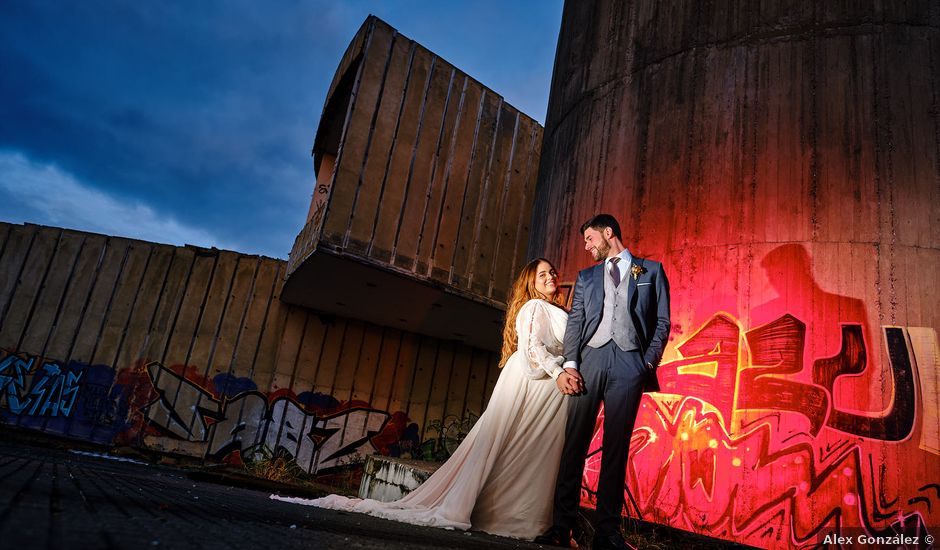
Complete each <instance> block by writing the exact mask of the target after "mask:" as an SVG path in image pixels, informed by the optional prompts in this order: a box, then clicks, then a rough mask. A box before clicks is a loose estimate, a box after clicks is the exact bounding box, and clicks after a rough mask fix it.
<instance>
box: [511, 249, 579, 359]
mask: <svg viewBox="0 0 940 550" xmlns="http://www.w3.org/2000/svg"><path fill="white" fill-rule="evenodd" d="M542 262H545V263H547V264H548V265H549V266H551V268H552V269H555V266H554V265H552V262H550V261H548V260H546V259H545V258H536V259H534V260H532V261H531V262H529V263H527V264H525V266H523V267H522V270H521V271H519V276H518V277H516V282H514V283H513V284H512V293H511V294H510V295H509V303H508V304H506V321H505V325H503V350H502V355H501V356H500V358H499V368H503V365H505V364H506V361H509V356H510V355H512V354H513V352H515V351H516V348H517V347H518V345H519V342H518V340H519V335H518V334H516V315H518V314H519V310H520V309H521V308H522V305H523V304H525V303H526V302H528V301H529V300H534V299H539V300H546V301H547V302H550V303H552V304H555V305H556V306H558V307H562V303H563V298H562V296H561V292H555V295H554V296H553V297H552V298H549V297H548V296H545V295H544V294H542V293H541V292H539V291H538V290H536V289H535V275H536V274H537V273H538V270H539V264H540V263H542ZM556 271H557V270H556Z"/></svg>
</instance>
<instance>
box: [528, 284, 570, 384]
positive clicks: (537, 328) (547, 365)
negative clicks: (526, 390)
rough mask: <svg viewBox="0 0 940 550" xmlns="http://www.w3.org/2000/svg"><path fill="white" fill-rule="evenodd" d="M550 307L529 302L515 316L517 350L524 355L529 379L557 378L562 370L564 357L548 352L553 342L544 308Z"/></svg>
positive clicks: (549, 319)
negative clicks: (517, 336) (517, 337)
mask: <svg viewBox="0 0 940 550" xmlns="http://www.w3.org/2000/svg"><path fill="white" fill-rule="evenodd" d="M548 307H551V306H549V305H547V304H545V303H543V302H540V301H538V300H530V301H529V302H527V303H526V304H525V305H524V306H522V309H520V310H519V314H518V315H517V316H516V332H517V334H518V335H519V350H520V351H522V352H523V353H524V354H525V358H526V359H527V361H528V364H529V367H530V368H529V369H527V370H526V374H527V375H528V376H529V377H531V378H542V377H544V376H546V375H548V376H551V377H552V378H558V375H559V374H561V373H562V371H563V370H564V369H563V368H562V367H561V365H562V363H563V362H564V360H565V359H564V357H563V356H560V355H554V354H552V353H551V352H550V351H548V344H550V343H552V342H553V341H554V336H553V334H552V326H551V318H550V317H549V315H550V314H549V312H548V311H547V310H546V308H548Z"/></svg>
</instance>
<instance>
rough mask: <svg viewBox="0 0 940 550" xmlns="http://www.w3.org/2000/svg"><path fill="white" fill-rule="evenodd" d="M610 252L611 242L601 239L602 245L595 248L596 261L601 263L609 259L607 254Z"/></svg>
mask: <svg viewBox="0 0 940 550" xmlns="http://www.w3.org/2000/svg"><path fill="white" fill-rule="evenodd" d="M609 252H610V241H608V240H607V239H605V238H603V237H601V244H599V245H597V246H595V247H594V261H595V262H601V261H604V260H605V259H607V254H608V253H609Z"/></svg>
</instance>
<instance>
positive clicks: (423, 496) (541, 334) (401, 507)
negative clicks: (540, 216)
mask: <svg viewBox="0 0 940 550" xmlns="http://www.w3.org/2000/svg"><path fill="white" fill-rule="evenodd" d="M560 303H561V295H560V294H559V292H558V275H557V273H556V272H555V268H554V267H553V266H552V264H551V263H549V261H548V260H545V259H542V258H539V259H537V260H533V261H531V262H529V263H528V264H526V266H525V267H523V268H522V271H521V272H520V273H519V277H518V278H517V279H516V281H515V283H514V284H513V288H512V295H511V298H510V300H509V304H508V306H507V308H506V324H505V327H504V329H503V348H502V356H501V357H500V363H499V366H500V368H502V372H501V373H500V375H499V380H497V382H496V386H495V387H494V388H493V395H492V396H491V397H490V401H489V404H488V405H487V407H486V411H485V412H484V413H483V414H482V415H481V416H480V418H479V420H477V423H476V425H474V427H473V429H471V430H470V433H469V434H467V437H466V438H465V439H464V440H463V442H462V443H461V444H460V446H459V447H458V448H457V450H456V451H455V452H454V454H453V455H452V456H451V457H450V458H449V459H448V460H447V462H445V463H444V464H443V465H442V466H441V467H440V468H439V469H438V470H437V471H436V472H434V474H433V475H431V477H430V478H428V479H427V481H425V482H424V483H423V484H422V485H421V486H420V487H418V488H417V489H415V490H414V491H412V492H411V493H409V494H408V495H406V496H405V497H404V498H402V499H401V500H397V501H395V502H379V501H375V500H370V499H366V500H360V499H355V498H353V499H351V498H346V497H342V496H339V495H329V496H327V497H325V498H319V499H315V500H303V499H293V498H283V497H277V496H275V495H272V496H271V498H276V499H280V500H286V501H289V502H298V503H302V504H311V505H313V506H318V507H321V508H333V509H337V510H345V511H351V512H360V513H364V514H369V515H372V516H376V517H381V518H386V519H391V520H395V521H401V522H405V523H411V524H415V525H427V526H432V527H443V528H447V529H470V528H473V529H475V530H479V531H484V532H486V533H491V534H494V535H502V536H506V537H514V538H520V539H532V538H534V537H536V536H537V535H539V534H540V533H542V532H544V531H545V530H546V529H548V528H549V527H551V525H552V500H553V499H552V495H553V494H554V490H555V478H556V476H557V474H558V464H559V461H560V459H561V450H562V445H563V443H564V439H565V433H564V432H565V418H566V409H567V407H566V406H565V405H566V403H565V395H564V394H571V393H574V392H575V391H576V390H575V389H574V386H572V385H569V383H568V382H567V381H566V380H565V379H566V376H567V375H564V376H562V380H557V381H556V379H557V378H558V377H559V375H560V374H562V372H563V369H562V363H563V359H562V356H561V355H562V341H563V340H564V332H565V325H566V323H567V320H568V314H567V313H565V311H564V310H563V309H562V308H561V306H560V305H559V304H560ZM556 382H557V387H556Z"/></svg>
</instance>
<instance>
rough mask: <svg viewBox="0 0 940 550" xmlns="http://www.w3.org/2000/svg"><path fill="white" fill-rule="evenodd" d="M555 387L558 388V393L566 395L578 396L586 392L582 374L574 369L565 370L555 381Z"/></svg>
mask: <svg viewBox="0 0 940 550" xmlns="http://www.w3.org/2000/svg"><path fill="white" fill-rule="evenodd" d="M555 385H556V386H558V391H560V392H561V393H563V394H565V395H578V394H580V393H582V392H583V391H584V381H583V380H582V378H581V373H579V372H578V371H576V370H574V369H565V371H564V372H562V373H561V374H559V375H558V378H556V379H555Z"/></svg>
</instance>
